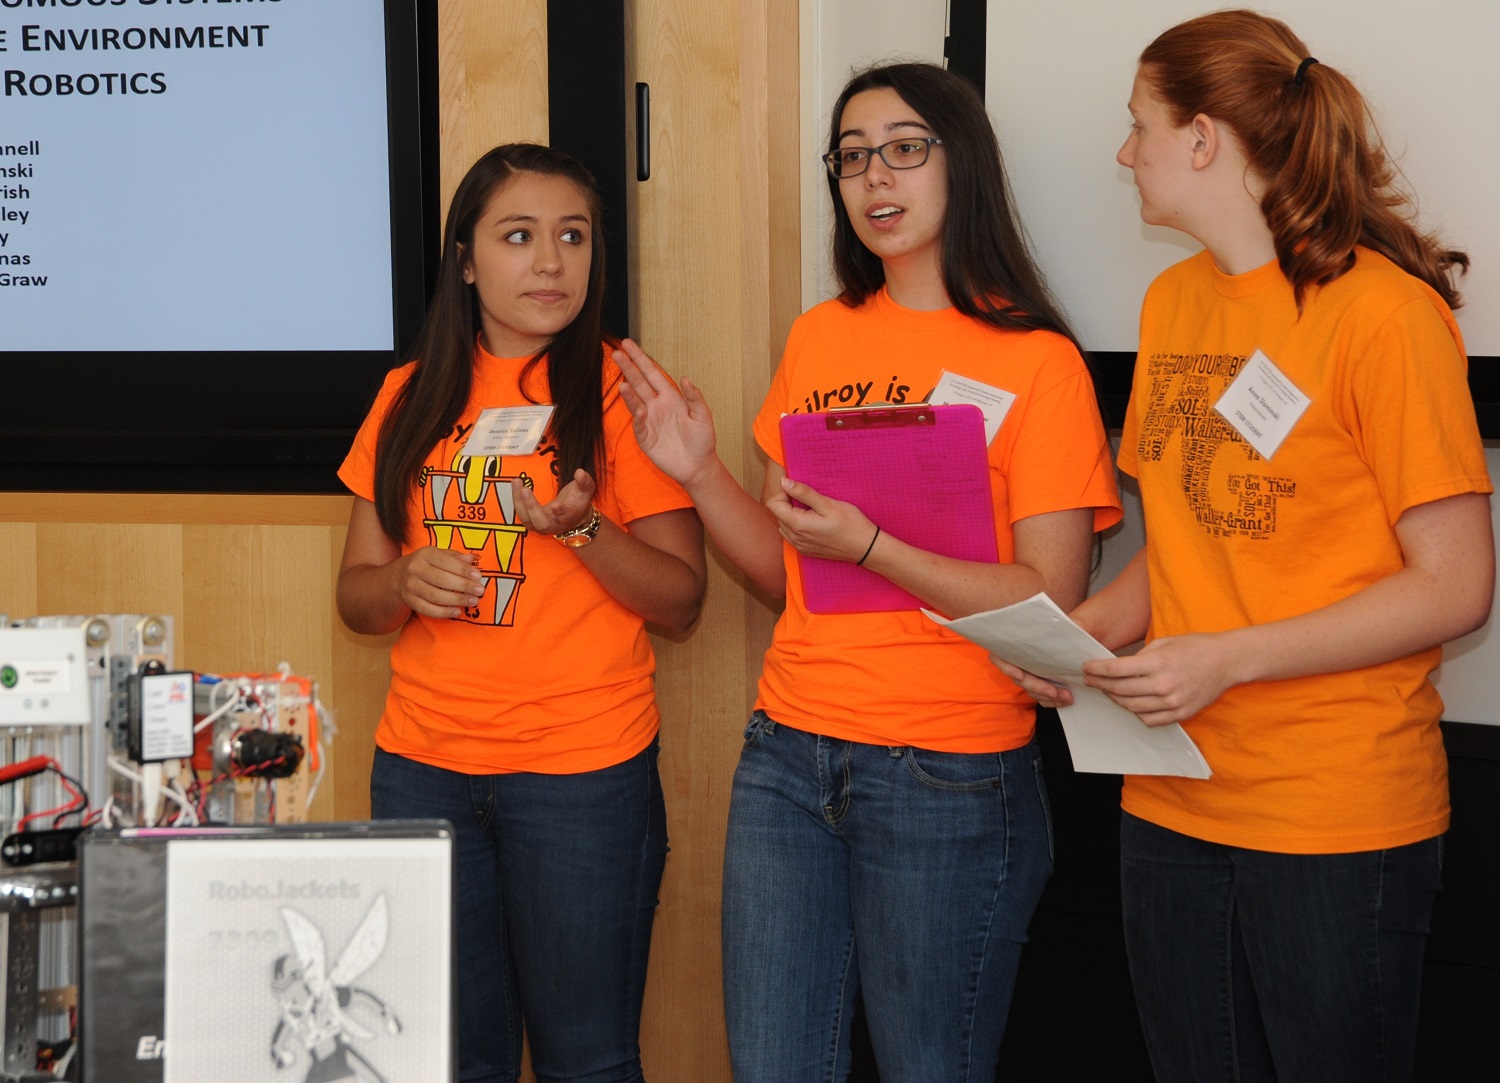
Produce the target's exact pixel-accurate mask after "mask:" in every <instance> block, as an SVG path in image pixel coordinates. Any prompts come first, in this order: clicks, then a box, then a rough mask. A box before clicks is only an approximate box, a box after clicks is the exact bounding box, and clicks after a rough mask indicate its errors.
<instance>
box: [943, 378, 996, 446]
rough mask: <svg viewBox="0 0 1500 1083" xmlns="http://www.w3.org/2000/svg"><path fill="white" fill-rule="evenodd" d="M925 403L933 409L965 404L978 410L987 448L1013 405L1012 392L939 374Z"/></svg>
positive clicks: (993, 440)
mask: <svg viewBox="0 0 1500 1083" xmlns="http://www.w3.org/2000/svg"><path fill="white" fill-rule="evenodd" d="M927 401H928V402H930V403H932V405H934V406H945V405H950V404H954V403H964V402H966V403H968V404H970V405H971V406H977V407H979V410H980V412H981V413H982V414H984V442H985V445H986V446H988V445H990V444H993V443H994V442H995V434H996V433H997V432H999V431H1000V425H1001V424H1002V423H1003V422H1004V421H1005V415H1006V414H1008V413H1009V412H1010V408H1011V406H1012V405H1013V404H1014V403H1015V401H1016V396H1015V394H1014V393H1013V392H1010V391H1006V390H1004V389H1003V388H999V387H995V386H993V385H991V384H986V383H981V382H980V381H979V380H971V379H969V378H968V377H967V376H960V375H958V374H957V373H953V372H949V371H948V370H947V369H944V370H943V375H942V376H941V377H939V379H938V382H937V386H935V387H934V388H933V389H932V394H931V395H928V396H927Z"/></svg>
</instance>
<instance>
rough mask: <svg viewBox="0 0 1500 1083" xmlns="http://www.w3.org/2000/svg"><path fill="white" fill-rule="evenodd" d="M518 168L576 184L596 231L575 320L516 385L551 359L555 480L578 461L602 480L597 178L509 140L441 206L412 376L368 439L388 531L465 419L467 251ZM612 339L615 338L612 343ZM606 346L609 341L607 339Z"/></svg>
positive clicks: (472, 329) (475, 324)
mask: <svg viewBox="0 0 1500 1083" xmlns="http://www.w3.org/2000/svg"><path fill="white" fill-rule="evenodd" d="M517 173H536V174H540V175H543V176H551V177H562V178H564V179H565V180H570V181H572V182H573V183H574V184H576V185H577V186H578V188H579V190H580V191H582V192H583V195H584V199H585V201H586V202H587V204H588V213H589V225H590V230H591V232H592V234H593V253H592V258H591V261H590V264H589V280H588V290H587V293H586V294H585V296H584V302H583V307H582V308H581V309H580V310H579V312H578V315H577V316H576V317H574V319H573V322H572V323H570V324H568V326H567V327H565V328H563V329H562V330H561V331H559V332H558V333H557V334H556V336H554V337H553V339H552V341H551V342H550V343H548V345H547V346H546V348H545V349H543V350H541V351H539V352H538V353H537V354H536V355H534V356H533V357H532V358H531V360H530V361H528V362H527V363H526V367H525V368H524V369H523V370H522V372H521V378H520V382H521V386H522V387H523V388H524V387H525V386H526V382H527V377H528V376H529V375H530V374H531V372H532V370H533V369H535V367H536V366H537V365H538V364H540V363H541V361H542V358H543V357H546V358H548V364H547V378H548V383H549V390H550V391H551V394H552V402H553V404H554V405H555V407H556V409H555V410H554V412H553V415H552V421H551V425H550V435H551V437H552V439H553V441H554V442H555V443H556V444H557V460H556V463H557V470H558V483H559V484H560V485H561V484H565V483H566V482H567V481H568V480H569V479H570V478H572V476H573V471H574V470H576V469H578V468H579V467H582V468H583V469H585V470H588V471H589V472H590V473H592V474H593V476H594V479H595V480H596V481H597V482H598V484H599V486H600V487H601V488H603V487H604V485H605V481H606V479H605V478H604V477H603V469H602V466H603V453H602V445H603V442H604V441H603V433H604V420H603V418H604V405H603V398H602V381H603V369H604V354H603V350H602V348H601V345H600V344H601V342H603V341H606V336H604V335H603V334H602V332H601V330H600V324H599V318H600V312H601V310H602V308H603V305H604V234H603V232H602V228H601V225H600V220H599V218H600V201H599V194H598V192H597V191H596V190H595V188H594V178H593V177H592V176H591V175H590V173H589V171H588V170H587V169H585V168H584V167H583V166H582V165H581V164H580V163H579V162H578V161H577V159H575V158H573V157H572V156H571V155H568V154H564V153H563V152H562V151H560V150H553V149H552V148H550V147H543V146H537V145H536V144H534V143H507V144H505V145H504V146H499V147H496V148H495V149H494V150H492V151H490V152H489V153H487V154H485V155H484V156H483V157H482V158H480V159H479V160H478V161H477V162H475V163H474V164H473V166H471V167H470V168H469V171H468V173H466V174H465V175H464V178H463V180H461V181H460V182H459V185H458V190H457V191H456V192H454V193H453V201H452V203H451V204H450V205H449V207H448V221H447V224H446V225H445V226H444V229H443V253H442V262H441V263H440V265H439V267H438V274H437V283H436V285H435V286H434V287H433V294H432V302H431V303H430V304H429V305H428V307H427V318H426V320H425V321H424V322H423V324H422V329H421V331H419V332H418V334H417V337H416V341H415V342H414V343H413V344H412V348H411V351H410V354H409V358H410V359H411V360H414V361H415V362H416V367H415V369H414V370H413V372H412V376H411V379H409V380H408V381H407V382H406V385H405V386H404V387H403V388H402V389H401V391H400V392H399V393H398V394H397V395H396V397H395V400H394V401H393V402H392V403H391V409H390V412H389V413H387V414H386V417H385V420H384V422H383V423H382V424H381V427H380V436H379V438H378V439H377V441H376V445H375V511H376V514H377V515H378V516H379V518H380V525H381V527H382V529H384V530H385V532H386V534H387V535H388V536H390V537H391V538H392V539H394V540H396V541H398V542H399V541H404V540H405V539H406V537H407V535H408V531H409V530H410V528H411V524H410V523H409V522H408V521H407V501H408V499H409V497H410V494H411V490H412V487H413V486H414V485H415V484H416V483H417V480H418V477H419V475H420V474H421V471H422V465H423V461H424V460H425V459H426V458H427V456H428V455H429V454H430V453H431V451H432V449H433V448H434V447H435V446H437V444H438V442H439V441H441V440H442V439H443V438H444V437H445V436H447V435H448V433H449V432H451V431H452V429H453V426H454V425H455V424H457V422H458V419H459V417H461V416H462V414H463V411H464V407H465V406H467V405H468V402H469V392H470V390H471V388H472V386H473V374H474V347H475V342H476V341H477V338H478V334H479V327H480V316H479V295H478V293H477V292H476V291H475V289H474V287H473V286H471V285H469V284H468V283H466V282H465V281H464V266H465V262H466V260H465V253H466V252H468V251H470V250H471V246H472V244H473V241H474V227H475V226H476V225H477V224H478V222H479V219H480V218H481V217H482V215H483V214H484V209H485V207H486V206H488V205H489V202H490V199H491V198H492V197H493V196H494V195H495V193H496V192H498V191H499V190H500V189H501V188H503V187H504V186H505V185H506V184H507V183H508V182H509V181H510V180H511V178H512V177H514V176H515V175H516V174H517ZM611 341H612V340H611ZM612 344H613V343H612Z"/></svg>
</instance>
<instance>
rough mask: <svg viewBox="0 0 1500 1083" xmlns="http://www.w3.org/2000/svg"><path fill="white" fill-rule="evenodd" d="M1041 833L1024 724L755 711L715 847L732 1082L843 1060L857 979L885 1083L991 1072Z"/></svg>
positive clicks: (1036, 765)
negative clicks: (1000, 745)
mask: <svg viewBox="0 0 1500 1083" xmlns="http://www.w3.org/2000/svg"><path fill="white" fill-rule="evenodd" d="M1051 832H1052V828H1051V821H1050V817H1049V813H1048V809H1047V793H1046V783H1045V782H1044V781H1043V779H1042V762H1041V758H1040V756H1039V754H1038V752H1037V749H1036V742H1035V741H1032V742H1031V743H1030V744H1028V745H1026V746H1025V747H1023V748H1018V749H1015V750H1013V751H1010V752H993V753H986V754H972V755H971V754H964V753H952V752H929V751H924V750H921V749H915V748H902V747H886V746H883V745H867V744H856V743H854V742H850V741H840V740H834V739H832V738H827V737H819V736H818V735H816V734H813V733H807V732H804V731H801V730H796V729H792V728H791V727H788V726H778V725H777V724H776V723H775V722H774V721H772V720H771V719H770V718H768V717H767V716H766V715H765V714H764V713H763V712H759V711H757V712H756V713H755V714H754V715H753V716H752V717H751V719H750V724H749V726H748V727H747V728H746V730H745V748H744V751H743V752H742V753H741V755H740V763H739V767H738V769H737V770H736V771H735V775H734V791H733V794H732V797H731V800H730V808H729V835H728V841H727V845H726V850H725V855H724V996H725V1008H726V1012H727V1016H728V1024H729V1049H730V1056H731V1060H732V1062H733V1066H734V1078H735V1080H736V1081H737V1083H804V1081H805V1083H837V1081H839V1080H843V1079H845V1078H846V1077H847V1075H848V1072H849V1067H850V1064H849V1058H850V1052H849V1026H850V1020H851V1017H852V1015H853V1012H854V1006H855V1003H856V1001H857V1000H858V999H860V998H861V997H862V998H863V1001H864V1010H865V1018H866V1020H867V1021H868V1023H869V1028H870V1037H871V1041H872V1044H873V1046H874V1049H875V1057H876V1061H877V1062H878V1065H879V1069H880V1077H881V1079H882V1080H884V1081H885V1083H918V1081H928V1080H941V1081H942V1083H963V1081H966V1080H967V1081H972V1083H978V1081H980V1080H983V1081H985V1083H992V1081H993V1080H994V1078H995V1063H996V1060H997V1059H998V1056H999V1049H1000V1039H1001V1038H1002V1037H1003V1036H1004V1033H1005V1017H1006V1014H1007V1012H1008V1011H1009V1008H1010V996H1011V990H1012V988H1013V987H1014V985H1015V976H1016V968H1017V966H1018V965H1019V963H1020V957H1021V945H1022V944H1023V943H1024V942H1025V940H1026V927H1027V925H1028V924H1029V923H1030V921H1031V914H1032V911H1033V910H1034V909H1035V908H1036V903H1037V899H1038V898H1039V897H1040V895H1041V893H1042V888H1043V886H1044V885H1045V884H1046V882H1047V877H1048V876H1049V875H1050V874H1051V871H1052V840H1051Z"/></svg>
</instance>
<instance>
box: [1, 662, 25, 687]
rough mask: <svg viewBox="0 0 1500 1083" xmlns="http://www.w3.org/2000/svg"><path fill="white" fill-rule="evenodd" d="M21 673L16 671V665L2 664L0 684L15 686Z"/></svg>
mask: <svg viewBox="0 0 1500 1083" xmlns="http://www.w3.org/2000/svg"><path fill="white" fill-rule="evenodd" d="M20 679H21V675H20V674H19V673H17V672H16V667H15V666H0V686H3V687H5V688H14V687H15V686H16V682H17V681H19V680H20Z"/></svg>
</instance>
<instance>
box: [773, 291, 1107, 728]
mask: <svg viewBox="0 0 1500 1083" xmlns="http://www.w3.org/2000/svg"><path fill="white" fill-rule="evenodd" d="M945 369H946V370H947V371H949V372H953V373H955V374H957V375H960V376H967V377H969V378H970V379H973V380H978V381H980V382H982V383H985V384H989V385H991V386H993V387H998V388H1001V389H1003V390H1005V391H1009V392H1011V393H1012V394H1014V395H1015V396H1016V398H1015V401H1014V403H1013V404H1012V405H1011V407H1010V409H1009V411H1008V412H1007V413H1006V415H1005V420H1004V422H1003V423H1002V424H1001V426H1000V430H999V432H998V433H996V435H995V438H994V440H993V441H992V442H991V443H990V447H989V462H990V482H991V489H992V494H993V499H994V514H995V532H996V535H997V539H998V542H999V550H1000V560H1001V561H1002V562H1006V561H1010V560H1013V559H1014V555H1015V544H1014V538H1013V536H1012V533H1011V524H1012V523H1014V522H1015V521H1016V520H1017V519H1023V518H1026V517H1027V516H1031V515H1040V514H1044V513H1046V512H1054V511H1066V510H1071V509H1075V508H1093V509H1095V515H1094V529H1095V530H1103V529H1104V528H1105V527H1108V526H1110V525H1111V524H1112V523H1115V522H1117V521H1118V520H1119V518H1120V510H1119V508H1120V499H1119V494H1118V492H1117V490H1116V488H1115V475H1114V470H1113V469H1112V467H1111V465H1110V461H1109V445H1108V443H1107V441H1106V440H1105V435H1104V427H1103V425H1102V424H1101V422H1100V419H1099V409H1098V405H1097V402H1096V400H1095V397H1094V386H1093V381H1092V380H1091V379H1090V377H1089V372H1088V369H1087V368H1086V367H1085V365H1084V363H1083V359H1082V358H1081V357H1079V355H1078V351H1077V350H1076V349H1074V347H1073V344H1072V343H1070V342H1069V341H1068V340H1067V339H1066V338H1064V337H1063V336H1061V335H1057V334H1054V333H1052V332H1050V331H1032V332H1020V331H999V330H996V329H994V328H991V327H988V326H987V325H985V324H981V323H980V322H979V321H977V320H974V319H971V318H969V317H968V316H964V315H962V314H961V313H959V312H958V311H956V310H954V309H944V310H941V311H937V312H920V311H915V310H912V309H907V308H902V307H901V306H900V305H898V304H896V303H895V302H894V301H892V300H891V298H890V296H889V295H888V294H887V293H886V292H885V290H884V289H882V290H881V291H880V292H879V293H877V294H875V295H874V296H873V297H871V298H870V299H868V300H867V301H866V302H865V303H864V304H863V305H860V306H859V307H858V308H850V307H848V306H847V305H844V304H843V303H841V302H839V301H827V302H824V303H823V304H821V305H818V306H817V307H815V308H813V309H811V310H810V311H808V312H806V313H804V314H803V315H802V316H801V318H799V319H798V320H797V322H796V324H795V325H793V327H792V332H791V334H790V336H788V338H787V344H786V352H785V354H784V355H783V356H782V359H781V365H780V367H779V368H778V369H777V371H776V376H775V379H774V380H773V381H772V383H771V390H770V392H769V393H768V394H767V395H766V400H765V404H764V405H763V406H762V407H761V410H760V414H759V415H758V416H757V417H756V419H755V438H756V440H757V442H759V444H760V446H761V447H762V448H763V449H764V450H765V452H766V454H768V455H769V456H770V457H771V458H772V459H774V460H775V461H776V462H777V463H782V462H784V457H783V455H782V450H781V429H780V420H781V415H782V414H784V413H801V412H804V411H811V412H820V411H824V410H827V409H829V408H830V407H834V406H859V405H863V404H867V403H876V402H892V403H902V402H920V401H922V400H923V399H924V398H926V396H927V395H928V393H929V392H930V391H931V390H932V388H933V385H934V384H936V383H937V381H938V378H939V377H940V376H941V375H942V373H943V371H944V370H945ZM784 553H785V560H786V575H787V593H786V609H785V611H784V612H783V613H782V615H781V619H780V620H779V621H778V622H777V624H776V631H775V634H774V636H773V637H772V640H771V647H770V649H769V650H768V651H767V652H766V658H765V667H764V669H763V671H762V674H761V679H760V691H759V697H758V700H757V706H758V707H760V708H761V709H762V710H764V711H766V713H768V714H769V715H770V716H771V717H772V718H774V719H776V720H777V721H778V722H780V723H783V724H786V725H789V726H792V727H794V728H796V729H801V730H808V731H811V732H814V733H819V734H823V735H825V736H829V737H837V738H840V739H844V740H851V741H860V742H865V743H870V744H884V745H910V746H914V747H918V748H927V749H933V750H935V751H939V752H1000V751H1004V750H1006V749H1011V748H1017V747H1019V746H1021V745H1023V744H1025V743H1026V742H1027V741H1028V740H1030V738H1031V733H1032V729H1033V728H1034V724H1035V710H1034V704H1033V703H1032V701H1031V699H1030V698H1028V697H1027V696H1026V695H1025V694H1024V693H1022V692H1021V691H1020V690H1019V689H1018V688H1017V687H1016V686H1015V685H1014V684H1013V683H1011V681H1010V680H1009V679H1008V678H1006V677H1005V676H1004V675H1003V674H1002V673H1001V672H1000V671H999V670H998V669H996V668H995V666H994V664H993V663H991V662H990V660H989V655H988V654H987V653H986V652H985V651H984V650H983V649H982V648H980V647H978V646H976V645H974V644H973V643H971V642H969V641H968V640H966V639H964V638H962V637H961V636H958V635H956V634H955V633H952V632H949V631H947V630H946V629H943V628H941V627H939V626H938V625H936V624H934V623H933V622H932V621H930V620H928V619H927V618H926V617H924V616H923V615H922V614H921V613H918V612H915V611H910V612H896V613H850V614H842V613H832V614H828V613H809V612H808V610H807V607H806V606H805V605H804V604H803V601H802V587H801V579H800V577H799V574H798V569H797V560H796V552H795V551H794V550H793V549H792V548H791V547H790V546H784Z"/></svg>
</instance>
